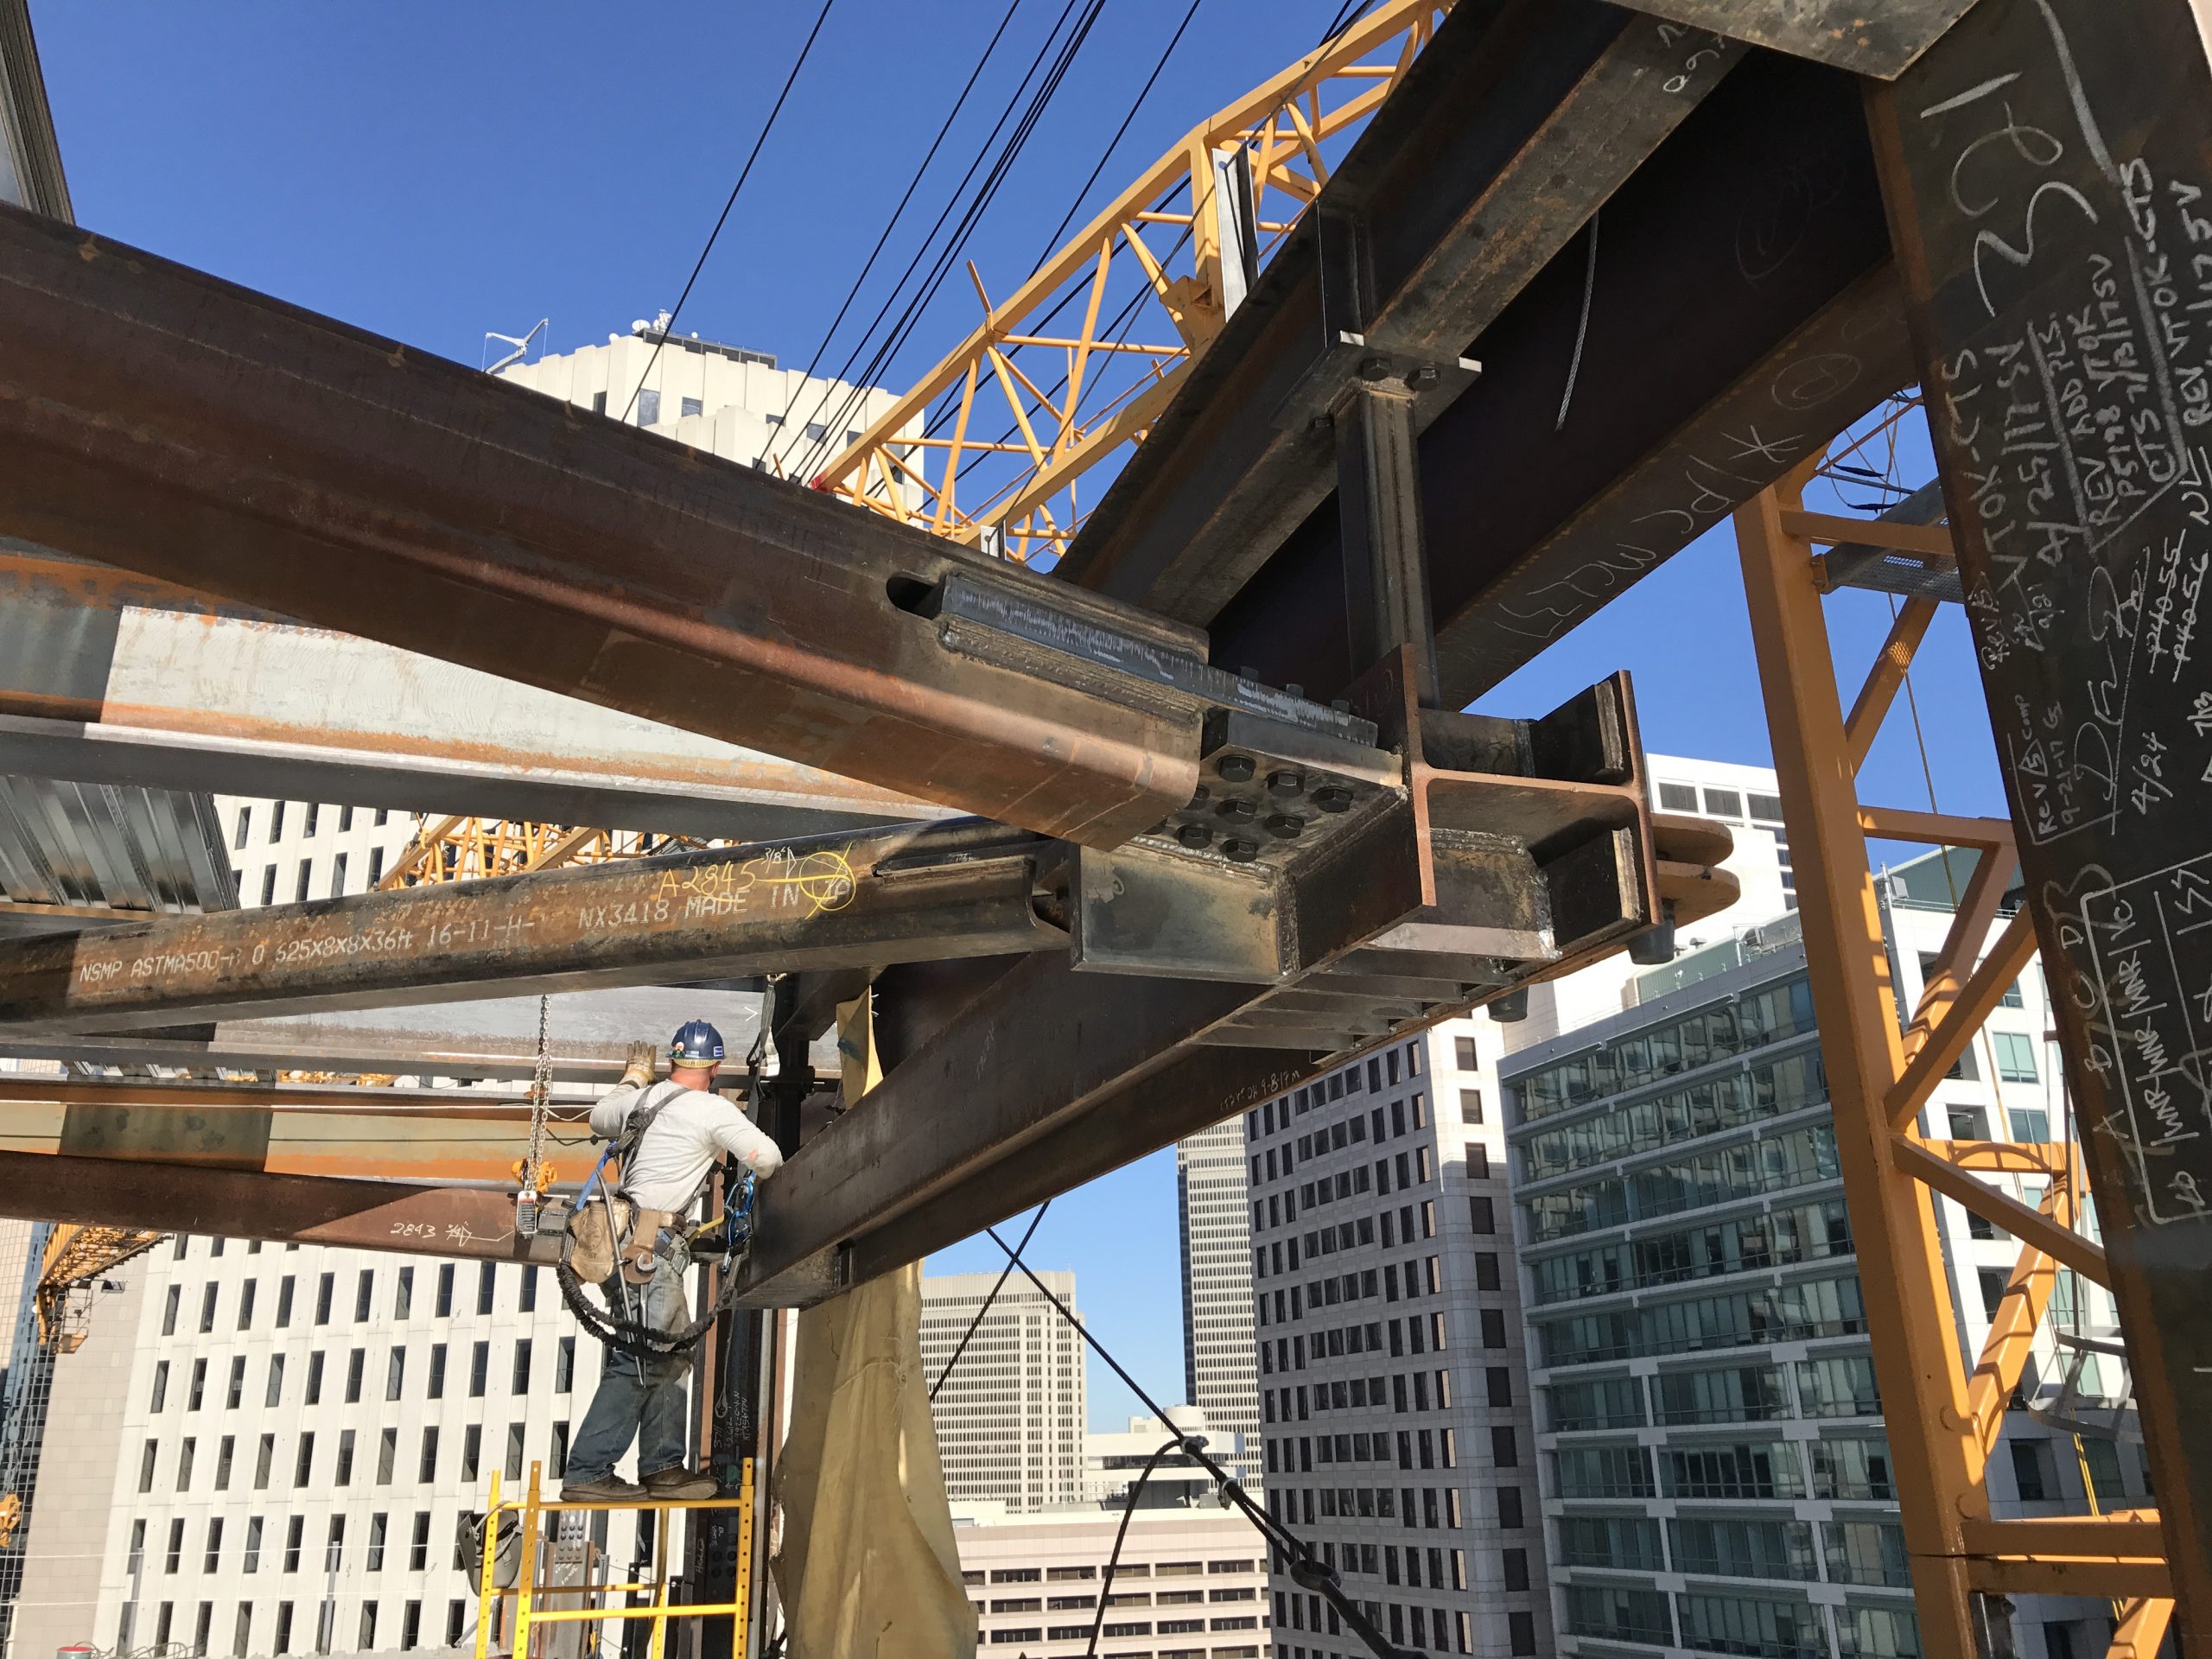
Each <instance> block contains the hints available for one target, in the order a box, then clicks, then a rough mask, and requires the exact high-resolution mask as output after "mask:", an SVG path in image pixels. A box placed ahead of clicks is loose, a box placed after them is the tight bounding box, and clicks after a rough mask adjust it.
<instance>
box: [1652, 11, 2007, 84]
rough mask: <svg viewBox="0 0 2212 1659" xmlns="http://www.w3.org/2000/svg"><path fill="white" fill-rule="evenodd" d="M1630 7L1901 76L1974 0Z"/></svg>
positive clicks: (1879, 74) (1796, 53)
mask: <svg viewBox="0 0 2212 1659" xmlns="http://www.w3.org/2000/svg"><path fill="white" fill-rule="evenodd" d="M1614 3H1616V4H1618V5H1622V6H1625V7H1626V8H1627V9H1628V10H1630V11H1641V12H1644V13H1647V14H1649V16H1654V17H1663V18H1666V19H1668V20H1669V22H1675V23H1680V24H1682V25H1685V26H1686V27H1688V28H1693V29H1710V30H1711V31H1712V32H1713V34H1715V35H1726V36H1727V37H1728V38H1729V39H1731V40H1736V41H1745V42H1746V43H1747V44H1749V45H1751V46H1764V47H1767V48H1770V49H1771V50H1773V51H1777V52H1786V53H1789V54H1790V55H1791V56H1793V57H1800V58H1810V59H1812V60H1814V61H1815V62H1816V63H1825V64H1827V65H1829V66H1830V67H1834V68H1837V69H1847V70H1849V71H1850V72H1851V73H1853V74H1855V75H1872V76H1873V77H1874V78H1875V79H1878V80H1895V79H1897V77H1898V76H1899V75H1901V74H1903V73H1904V72H1905V71H1906V70H1907V69H1910V67H1912V66H1913V64H1914V63H1915V62H1916V61H1917V60H1918V59H1919V57H1920V54H1922V53H1923V52H1925V51H1926V50H1927V49H1928V48H1929V47H1931V46H1933V45H1935V44H1936V41H1939V40H1941V39H1942V36H1943V34H1944V32H1945V31H1946V30H1947V29H1949V28H1950V27H1951V25H1952V24H1953V23H1955V22H1958V21H1959V19H1960V18H1961V17H1963V16H1966V15H1967V9H1968V8H1969V7H1971V6H1972V5H1973V4H1974V0H1614Z"/></svg>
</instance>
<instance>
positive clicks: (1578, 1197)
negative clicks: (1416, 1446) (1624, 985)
mask: <svg viewBox="0 0 2212 1659" xmlns="http://www.w3.org/2000/svg"><path fill="white" fill-rule="evenodd" d="M1961 868H1962V869H1963V868H1964V867H1961ZM1967 873H1970V872H1967ZM1952 875H1953V877H1954V881H1955V886H1956V887H1957V888H1958V889H1959V890H1963V887H1964V874H1962V873H1961V871H1957V870H1955V871H1954V872H1953V873H1952ZM1953 885H1954V882H1949V881H1946V880H1945V878H1944V874H1943V872H1942V869H1941V868H1940V866H1939V865H1938V864H1937V861H1936V860H1934V859H1929V860H1924V861H1920V862H1919V863H1918V864H1916V865H1914V866H1908V867H1907V868H1905V869H1904V870H1903V871H1899V872H1897V873H1894V874H1891V876H1890V877H1889V878H1887V880H1885V884H1884V895H1883V896H1884V900H1885V903H1884V909H1885V918H1886V920H1887V924H1888V930H1889V934H1890V939H1891V950H1892V953H1893V955H1894V956H1895V957H1897V983H1898V985H1899V987H1900V989H1901V992H1902V994H1903V995H1904V999H1905V1002H1906V1005H1907V1006H1908V1007H1909V1006H1910V1001H1911V1000H1912V999H1913V998H1914V997H1915V996H1916V995H1917V992H1918V989H1919V986H1920V974H1921V970H1922V968H1923V965H1924V964H1925V963H1927V962H1928V961H1929V960H1931V959H1932V957H1933V955H1934V953H1935V952H1936V950H1937V949H1938V948H1939V947H1940V945H1941V943H1942V938H1943V933H1944V930H1945V929H1946V928H1947V927H1948V924H1949V920H1950V915H1951V909H1950V902H1949V899H1948V894H1949V893H1950V891H1951V890H1952V887H1953ZM1793 919H1794V918H1785V919H1784V920H1783V922H1782V923H1780V924H1777V925H1771V926H1770V927H1768V928H1765V929H1759V930H1747V931H1746V932H1745V934H1744V935H1743V936H1741V937H1740V938H1737V939H1734V940H1731V941H1727V942H1726V943H1723V944H1716V945H1713V946H1711V947H1708V948H1707V950H1704V951H1701V952H1698V953H1695V954H1694V955H1693V956H1691V957H1685V958H1682V959H1681V960H1680V961H1678V962H1676V963H1675V964H1673V965H1672V966H1671V967H1669V968H1666V969H1658V970H1656V971H1655V972H1653V973H1652V974H1649V975H1647V976H1643V981H1641V982H1639V987H1638V993H1639V994H1638V1000H1637V1005H1636V1006H1634V1007H1631V1008H1630V1009H1628V1010H1626V1011H1624V1013H1622V1014H1619V1015H1618V1016H1616V1017H1614V1018H1612V1019H1610V1020H1604V1021H1600V1022H1599V1023H1597V1024H1594V1025H1592V1026H1588V1027H1584V1028H1582V1029H1580V1030H1577V1031H1573V1032H1571V1033H1567V1034H1564V1035H1562V1036H1560V1037H1557V1038H1554V1039H1550V1040H1548V1041H1546V1042H1542V1043H1540V1044H1537V1045H1535V1046H1531V1047H1529V1048H1526V1049H1523V1050H1522V1051H1520V1052H1516V1053H1512V1054H1510V1055H1509V1056H1507V1058H1505V1060H1504V1062H1503V1067H1502V1072H1501V1076H1502V1081H1503V1092H1504V1095H1505V1108H1506V1114H1507V1117H1508V1119H1509V1122H1510V1128H1509V1129H1508V1135H1509V1137H1510V1144H1511V1156H1512V1181H1513V1209H1514V1224H1515V1226H1516V1230H1517V1233H1518V1242H1519V1247H1520V1258H1521V1261H1520V1266H1521V1277H1522V1287H1523V1293H1524V1298H1525V1303H1526V1307H1527V1319H1528V1329H1529V1350H1530V1352H1529V1362H1530V1367H1531V1377H1530V1382H1531V1385H1532V1388H1533V1389H1534V1391H1535V1395H1536V1400H1537V1421H1536V1447H1537V1450H1538V1452H1539V1458H1538V1463H1539V1467H1540V1470H1541V1478H1542V1483H1543V1519H1544V1524H1545V1526H1546V1528H1547V1529H1548V1545H1549V1557H1550V1563H1551V1578H1552V1586H1553V1602H1554V1612H1555V1615H1556V1617H1557V1619H1558V1624H1559V1631H1560V1641H1559V1649H1560V1651H1561V1652H1562V1653H1567V1654H1577V1655H1582V1654H1587V1655H1623V1654H1627V1653H1631V1652H1633V1653H1638V1654H1649V1653H1650V1652H1651V1651H1652V1650H1654V1649H1661V1650H1665V1651H1669V1652H1674V1653H1681V1654H1685V1655H1687V1654H1700V1653H1731V1654H1755V1655H1759V1656H1763V1659H1832V1656H1835V1659H1901V1656H1913V1655H1916V1654H1917V1653H1918V1651H1919V1645H1918V1633H1917V1629H1916V1624H1915V1622H1914V1618H1913V1614H1912V1605H1911V1596H1910V1583H1911V1580H1910V1572H1909V1568H1908V1565H1907V1561H1906V1558H1905V1554H1904V1539H1903V1535H1902V1532H1901V1530H1900V1529H1899V1526H1898V1523H1897V1508H1896V1497H1897V1493H1896V1489H1895V1484H1894V1481H1893V1478H1892V1475H1891V1463H1890V1453H1889V1447H1888V1443H1887V1440H1886V1439H1885V1433H1884V1430H1883V1424H1882V1416H1881V1402H1880V1399H1879V1396H1878V1392H1877V1390H1876V1388H1875V1383H1874V1372H1873V1363H1872V1351H1871V1346H1870V1344H1869V1341H1868V1338H1867V1336H1866V1313H1865V1309H1864V1307H1863V1306H1862V1302H1861V1298H1860V1294H1859V1278H1858V1274H1857V1272H1856V1268H1855V1258H1854V1255H1853V1242H1852V1231H1851V1224H1850V1218H1849V1217H1848V1215H1847V1212H1846V1210H1845V1205H1844V1201H1843V1191H1842V1182H1841V1179H1840V1173H1839V1169H1838V1166H1837V1161H1836V1150H1835V1135H1834V1123H1833V1120H1832V1116H1831V1112H1830V1107H1829V1103H1828V1093H1827V1073H1826V1071H1825V1068H1824V1066H1823V1064H1822V1060H1821V1044H1820V1033H1819V1031H1818V1029H1817V1028H1816V1027H1815V1021H1814V1015H1813V1002H1812V995H1811V990H1810V987H1809V985H1808V981H1807V976H1806V969H1805V964H1804V957H1803V950H1802V944H1800V943H1799V942H1798V941H1797V939H1796V928H1795V926H1794V925H1793ZM2048 1023H2049V1021H2048V1013H2047V1007H2046V1006H2045V1004H2044V1001H2043V992H2042V987H2041V979H2040V976H2039V975H2038V974H2037V972H2036V971H2035V970H2034V969H2030V970H2029V972H2028V973H2027V974H2025V975H2024V976H2023V978H2022V981H2021V982H2020V984H2019V985H2018V986H2016V987H2015V988H2014V989H2013V991H2012V994H2010V995H2008V996H2007V998H2006V1007H2005V1008H2002V1009H2000V1010H1999V1014H1998V1017H1997V1018H1996V1019H1995V1020H1993V1025H1992V1029H1991V1030H1990V1032H1989V1033H1986V1038H1985V1039H1982V1040H1979V1041H1977V1043H1976V1044H1975V1046H1974V1052H1972V1053H1971V1054H1970V1055H1969V1056H1968V1058H1967V1059H1965V1060H1963V1061H1962V1062H1961V1065H1960V1066H1959V1067H1958V1068H1957V1069H1956V1070H1955V1071H1954V1072H1953V1074H1952V1075H1951V1077H1949V1078H1948V1079H1947V1080H1946V1081H1945V1083H1944V1084H1942V1088H1941V1090H1939V1092H1938V1095H1937V1097H1936V1102H1935V1103H1933V1105H1931V1107H1930V1108H1929V1112H1928V1114H1927V1116H1926V1117H1925V1119H1924V1120H1923V1126H1922V1128H1923V1133H1925V1134H1929V1135H1936V1136H1945V1135H1948V1136H1950V1137H1951V1138H1955V1139H1966V1140H1987V1139H1991V1138H1997V1139H2005V1138H2012V1139H2018V1140H2029V1141H2048V1140H2050V1139H2051V1138H2052V1135H2053V1126H2054V1125H2055V1124H2056V1125H2058V1128H2059V1133H2060V1134H2061V1135H2063V1132H2064V1128H2063V1123H2061V1122H2060V1119H2061V1117H2062V1116H2063V1103H2061V1102H2059V1101H2058V1100H2056V1096H2055V1088H2056V1085H2055V1076H2056V1052H2055V1049H2052V1050H2050V1052H2045V1050H2046V1047H2047V1045H2046V1043H2045V1041H2044V1035H2043V1033H2044V1031H2045V1030H2046V1028H2047V1027H2048ZM2003 1179H2005V1181H2006V1182H2007V1183H2009V1184H2010V1190H2012V1192H2014V1195H2015V1196H2018V1197H2022V1198H2024V1199H2025V1200H2026V1201H2027V1202H2029V1203H2031V1204H2032V1203H2034V1202H2036V1201H2037V1199H2039V1198H2040V1197H2041V1196H2042V1194H2041V1191H2040V1189H2039V1188H2037V1187H2036V1186H2034V1185H2033V1184H2032V1183H2031V1182H2028V1181H2025V1180H2024V1179H2022V1178H2020V1177H2005V1178H2003ZM1938 1222H1939V1229H1940V1236H1941V1239H1942V1248H1943V1249H1944V1252H1945V1255H1946V1256H1947V1258H1948V1266H1949V1268H1950V1270H1951V1276H1952V1281H1953V1283H1954V1285H1955V1287H1959V1294H1958V1296H1957V1299H1956V1301H1955V1315H1956V1318H1957V1322H1958V1326H1959V1333H1960V1339H1961V1349H1962V1351H1963V1352H1965V1353H1966V1354H1967V1355H1969V1356H1971V1355H1974V1354H1978V1353H1979V1352H1980V1346H1981V1343H1982V1340H1983V1338H1984V1337H1985V1336H1986V1332H1987V1330H1988V1325H1989V1320H1990V1317H1991V1314H1992V1313H1993V1311H1994V1309H1995V1307H1996V1306H1997V1299H1998V1298H1999V1296H2000V1295H2001V1294H2002V1293H2003V1290H2004V1287H2005V1281H2006V1279H2007V1277H2008V1276H2009V1274H2010V1270H2011V1268H2012V1262H2013V1259H2014V1256H2015V1255H2016V1253H2017V1249H2018V1246H2017V1245H2016V1244H2015V1243H2013V1242H2012V1240H2010V1239H2009V1238H2005V1237H2004V1236H2000V1235H1999V1234H1998V1233H1997V1232H1996V1230H1994V1229H1993V1228H1991V1227H1989V1226H1988V1225H1987V1224H1984V1223H1981V1222H1979V1221H1974V1220H1972V1219H1971V1218H1969V1217H1967V1215H1966V1213H1965V1212H1964V1211H1962V1210H1961V1209H1959V1208H1958V1206H1956V1205H1953V1204H1951V1203H1950V1202H1949V1201H1948V1200H1943V1201H1941V1202H1940V1203H1939V1206H1938ZM2115 1335H2116V1330H2115V1327H2114V1325H2113V1310H2112V1306H2111V1304H2110V1301H2109V1300H2108V1298H2107V1297H2106V1296H2105V1294H2104V1293H2102V1292H2101V1291H2097V1290H2095V1289H2094V1287H2090V1286H2088V1285H2086V1284H2082V1283H2078V1282H2076V1281H2074V1279H2073V1277H2072V1275H2071V1274H2066V1275H2064V1276H2063V1282H2062V1283H2061V1285H2060V1287H2059V1290H2058V1294H2057V1296H2056V1305H2055V1313H2054V1316H2053V1318H2052V1319H2051V1321H2050V1325H2049V1327H2048V1328H2047V1329H2046V1331H2045V1332H2044V1335H2043V1337H2042V1338H2041V1339H2040V1345H2039V1349H2038V1352H2037V1358H2036V1361H2035V1363H2033V1364H2032V1365H2031V1369H2030V1371H2029V1374H2028V1376H2026V1377H2025V1378H2024V1382H2023V1386H2022V1389H2021V1390H2020V1395H2019V1397H2018V1399H2016V1401H2015V1402H2014V1406H2015V1408H2014V1409H2013V1410H2012V1411H2011V1412H2009V1413H2008V1414H2006V1421H2005V1427H2004V1429H2003V1433H2002V1441H2001V1444H2000V1446H1999V1452H1998V1454H1997V1457H1996V1459H1995V1460H1994V1464H1993V1473H1992V1477H1991V1485H1992V1489H1993V1494H1994V1496H1995V1497H1996V1499H1997V1502H1998V1505H1999V1511H2000V1513H2012V1514H2054V1513H2059V1512H2062V1511H2063V1510H2066V1509H2068V1508H2069V1507H2070V1508H2072V1509H2074V1510H2081V1509H2082V1508H2085V1507H2087V1504H2086V1502H2085V1498H2086V1489H2087V1488H2091V1487H2093V1488H2094V1492H2095V1496H2096V1497H2097V1498H2098V1500H2099V1502H2100V1507H2101V1508H2105V1509H2110V1508H2113V1507H2117V1506H2119V1505H2120V1504H2123V1503H2132V1502H2140V1501H2141V1498H2142V1494H2143V1492H2144V1491H2145V1486H2144V1483H2143V1474H2142V1471H2143V1464H2142V1459H2141V1450H2140V1443H2139V1437H2138V1436H2136V1434H2135V1433H2134V1429H2133V1423H2132V1421H2131V1419H2130V1416H2129V1414H2128V1413H2127V1412H2126V1408H2125V1405H2124V1397H2125V1392H2126V1389H2125V1384H2124V1380H2123V1379H2121V1378H2120V1377H2119V1376H2118V1375H2117V1370H2116V1367H2114V1366H2113V1363H2112V1362H2111V1361H2110V1360H2109V1359H2108V1358H2107V1359H2105V1360H2104V1368H2105V1369H2104V1370H2099V1369H2098V1367H2097V1365H2096V1363H2095V1362H2096V1361H2097V1360H2098V1359H2099V1357H2100V1356H2101V1351H2103V1350H2104V1349H2107V1348H2110V1347H2112V1346H2113V1337H2114V1336H2115ZM2084 1361H2088V1362H2089V1363H2088V1366H2087V1368H2086V1370H2085V1367H2084V1363H2083V1362H2084ZM2092 1447H2094V1450H2092V1449H2090V1448H2092ZM1997 1611H1998V1614H1999V1616H2000V1617H2006V1618H2008V1620H2009V1622H2010V1623H2011V1624H2012V1628H2013V1633H2014V1639H2015V1644H2016V1651H2017V1652H2018V1654H2019V1655H2020V1656H2021V1659H2041V1656H2045V1655H2048V1656H2050V1659H2072V1655H2073V1654H2075V1652H2088V1651H2101V1650H2102V1643H2103V1640H2104V1637H2103V1635H2102V1634H2101V1629H2102V1626H2101V1623H2100V1621H2101V1618H2102V1615H2103V1614H2104V1612H2105V1611H2106V1610H2105V1609H2103V1608H2102V1607H2101V1605H2090V1604H2082V1603H2078V1602H2073V1601H2068V1600H2064V1599H2056V1598H2021V1599H2017V1600H2016V1601H2015V1602H2014V1603H2012V1604H2011V1605H2009V1606H2007V1607H1999V1609H1997ZM2093 1644H2094V1645H2093Z"/></svg>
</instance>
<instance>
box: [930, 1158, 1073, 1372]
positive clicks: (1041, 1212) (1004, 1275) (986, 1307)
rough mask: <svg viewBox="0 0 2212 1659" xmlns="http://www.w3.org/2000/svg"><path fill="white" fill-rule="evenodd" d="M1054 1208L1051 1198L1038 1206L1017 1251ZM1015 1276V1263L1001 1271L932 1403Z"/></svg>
mask: <svg viewBox="0 0 2212 1659" xmlns="http://www.w3.org/2000/svg"><path fill="white" fill-rule="evenodd" d="M1051 1208H1052V1200H1051V1199H1050V1198H1047V1199H1046V1200H1045V1202H1044V1203H1042V1204H1040V1205H1038V1206H1037V1213H1036V1214H1035V1215H1033V1216H1032V1217H1029V1226H1028V1228H1027V1230H1026V1231H1024V1232H1023V1234H1022V1235H1021V1243H1019V1244H1017V1245H1015V1246H1014V1249H1017V1250H1026V1249H1028V1248H1029V1241H1030V1240H1031V1239H1032V1238H1034V1237H1035V1236H1037V1224H1038V1223H1039V1222H1040V1221H1042V1220H1044V1219H1045V1212H1046V1211H1047V1210H1049V1209H1051ZM1013 1276H1014V1263H1013V1262H1007V1264H1006V1266H1005V1267H1004V1268H1001V1269H1000V1270H999V1281H998V1283H996V1284H995V1285H993V1286H992V1287H991V1294H989V1295H988V1296H986V1297H984V1298H983V1305H982V1306H981V1307H979V1308H977V1309H976V1317H975V1318H974V1319H970V1320H969V1321H968V1328H967V1330H965V1331H963V1332H961V1335H960V1340H959V1341H958V1342H957V1344H954V1346H953V1350H952V1357H951V1358H950V1359H948V1360H946V1361H945V1362H944V1370H941V1371H939V1372H938V1374H937V1381H936V1382H934V1383H931V1384H930V1399H931V1402H932V1403H934V1402H936V1399H937V1395H938V1389H942V1388H943V1387H944V1380H945V1378H947V1377H949V1376H951V1375H952V1368H953V1367H954V1366H956V1365H957V1364H958V1363H960V1356H961V1355H963V1354H964V1353H966V1352H967V1351H968V1344H969V1343H970V1342H971V1341H973V1340H974V1339H975V1336H976V1331H977V1329H978V1328H979V1327H981V1325H982V1323H983V1316H984V1315H985V1314H986V1313H989V1312H990V1311H991V1304H992V1303H993V1302H995V1301H996V1300H998V1299H999V1293H1000V1292H1001V1291H1002V1290H1004V1289H1005V1288H1006V1281H1007V1280H1008V1279H1010V1278H1012V1277H1013Z"/></svg>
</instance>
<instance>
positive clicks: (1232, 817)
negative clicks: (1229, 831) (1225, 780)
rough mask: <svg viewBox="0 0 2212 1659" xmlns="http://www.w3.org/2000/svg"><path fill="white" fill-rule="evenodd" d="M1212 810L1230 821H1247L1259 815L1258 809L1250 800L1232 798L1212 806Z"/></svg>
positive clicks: (1249, 821)
mask: <svg viewBox="0 0 2212 1659" xmlns="http://www.w3.org/2000/svg"><path fill="white" fill-rule="evenodd" d="M1214 810H1215V811H1217V812H1218V813H1220V814H1221V816H1222V817H1224V818H1226V819H1228V820H1229V821H1230V823H1251V822H1252V820H1253V819H1255V818H1256V817H1259V816H1260V809H1259V808H1258V807H1256V806H1255V805H1253V804H1252V803H1251V802H1249V801H1240V800H1236V799H1233V798H1232V799H1230V800H1226V801H1224V802H1223V803H1222V804H1220V805H1219V806H1217V807H1216V808H1214Z"/></svg>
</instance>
